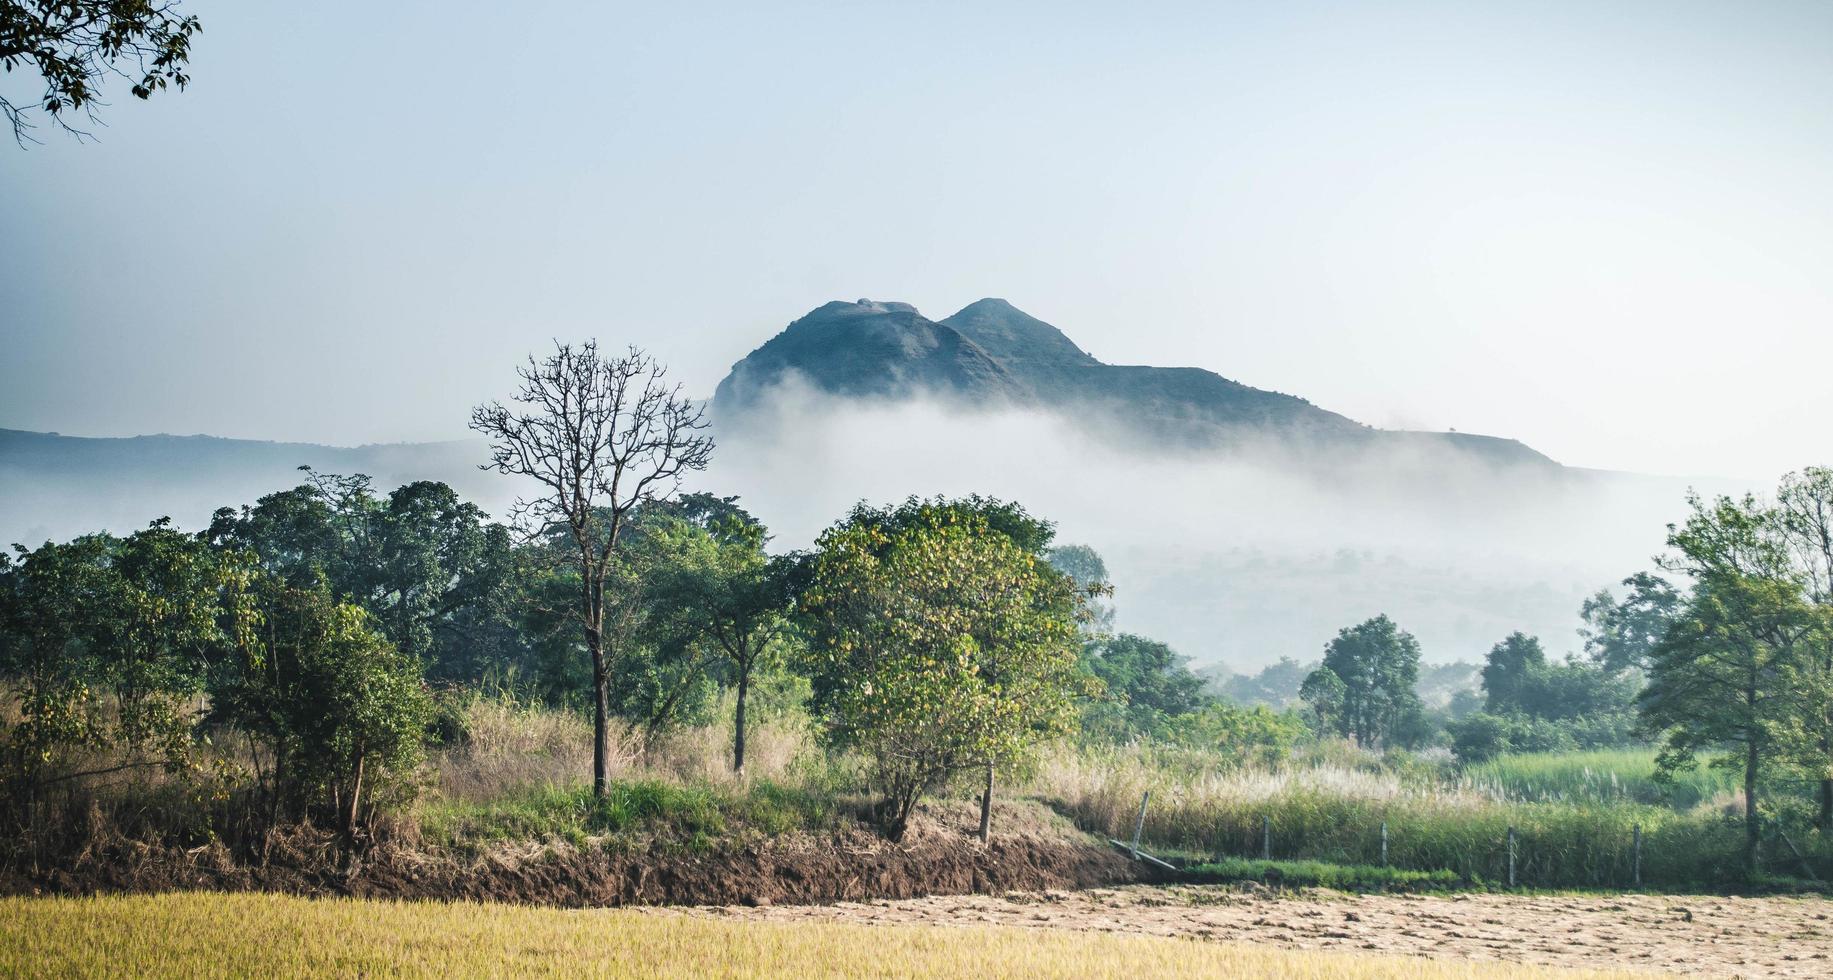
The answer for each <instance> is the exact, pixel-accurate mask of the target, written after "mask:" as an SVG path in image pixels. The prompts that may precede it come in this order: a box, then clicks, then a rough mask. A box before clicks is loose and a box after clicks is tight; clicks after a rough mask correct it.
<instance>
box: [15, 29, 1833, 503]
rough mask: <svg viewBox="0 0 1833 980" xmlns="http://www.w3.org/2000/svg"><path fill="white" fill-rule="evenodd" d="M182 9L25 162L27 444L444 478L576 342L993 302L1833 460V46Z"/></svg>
mask: <svg viewBox="0 0 1833 980" xmlns="http://www.w3.org/2000/svg"><path fill="white" fill-rule="evenodd" d="M183 7H184V9H186V10H190V11H194V12H195V13H197V14H199V15H200V16H201V17H202V18H203V20H204V24H205V30H204V33H203V35H202V36H201V37H200V38H199V40H198V43H197V46H196V55H195V60H194V65H193V75H194V78H195V81H194V84H193V85H192V87H191V89H190V90H189V91H187V92H185V93H183V94H182V95H176V96H171V95H167V96H160V97H158V98H156V99H155V100H154V101H152V102H150V103H145V104H141V103H138V102H136V101H135V100H133V99H132V98H131V97H130V96H128V94H127V93H126V91H125V89H124V88H122V87H120V86H116V87H115V88H114V89H113V90H112V92H111V94H112V95H113V97H114V102H115V104H114V105H113V106H111V107H110V108H109V109H108V110H107V111H106V116H105V121H106V123H107V124H108V125H107V128H105V129H102V130H100V131H99V136H100V142H99V143H94V144H78V143H76V142H74V141H72V140H70V139H67V138H65V137H62V136H61V135H59V134H57V133H55V132H51V131H49V130H40V134H39V135H40V136H41V137H42V138H43V139H44V140H45V141H46V145H43V146H38V147H33V148H31V149H29V150H24V151H21V150H16V149H14V148H12V147H10V146H0V187H4V189H5V192H4V193H0V340H3V345H0V426H5V427H14V428H31V429H54V430H58V431H62V432H65V433H70V434H84V435H90V434H94V435H102V434H110V435H112V434H129V433H140V432H155V431H170V432H186V433H188V432H210V433H215V434H221V435H232V436H247V437H261V438H279V439H300V440H312V441H325V442H336V443H360V442H372V441H393V440H419V439H435V438H447V437H454V436H460V435H463V434H464V420H465V415H466V411H467V409H468V407H469V406H470V405H472V404H473V403H475V402H477V401H479V400H481V399H484V398H487V397H492V396H496V395H499V394H502V393H504V391H505V389H506V387H507V383H508V381H509V373H510V367H511V364H512V363H513V361H514V360H515V359H516V358H518V357H519V356H520V355H522V354H523V353H525V352H526V351H528V350H529V349H530V348H531V347H534V346H539V345H542V344H544V343H546V341H547V338H550V337H553V336H560V337H568V338H576V337H583V336H597V337H599V338H600V339H602V340H603V341H606V342H608V343H612V344H621V343H625V342H634V343H640V344H643V345H645V346H648V347H650V348H651V349H652V350H654V351H656V352H657V353H658V354H660V355H661V356H662V357H663V358H665V359H666V360H667V361H669V362H670V363H672V364H673V365H674V366H675V368H676V371H677V373H678V374H679V376H680V377H681V378H682V379H683V380H684V381H685V382H687V384H688V385H689V387H690V388H691V389H692V390H694V391H696V392H700V393H710V392H711V390H712V387H713V385H714V384H716V383H717V381H718V380H719V378H720V377H721V376H722V375H723V374H724V372H725V370H726V369H727V368H728V367H729V366H730V364H731V363H732V362H733V361H735V360H737V359H738V358H740V357H741V356H743V355H744V354H745V353H746V352H747V351H748V350H750V349H751V348H753V347H755V346H756V345H758V344H760V343H762V342H763V341H764V340H765V339H767V338H768V337H769V336H770V335H771V334H772V333H774V332H775V331H776V330H778V329H780V328H781V327H782V326H783V325H784V324H785V323H787V322H788V321H789V320H791V319H793V318H794V317H796V316H798V315H800V314H801V313H803V312H805V311H806V310H808V309H810V308H812V307H814V306H816V305H819V304H820V303H822V302H824V301H826V300H829V299H836V298H841V299H853V298H856V297H861V296H869V297H873V298H878V299H899V300H906V301H909V302H912V303H915V304H917V306H918V307H919V308H921V309H922V310H924V311H925V312H927V313H929V314H930V315H932V316H936V317H940V316H944V315H946V314H948V313H950V312H953V311H954V310H955V309H957V308H959V307H960V306H963V305H965V304H966V303H968V302H970V301H972V300H974V299H976V298H979V297H981V296H987V295H994V296H1003V297H1005V298H1007V299H1010V300H1011V301H1012V302H1014V303H1015V304H1017V305H1018V306H1020V307H1021V308H1023V309H1025V310H1027V311H1029V312H1031V313H1033V314H1035V315H1038V316H1040V317H1043V318H1044V319H1046V320H1050V321H1051V322H1053V323H1056V324H1057V325H1058V326H1060V327H1062V328H1063V329H1064V330H1066V331H1067V332H1068V333H1069V334H1070V336H1071V337H1073V338H1074V339H1076V340H1077V341H1078V342H1080V343H1081V344H1082V345H1083V346H1084V347H1085V348H1087V349H1089V350H1090V351H1091V352H1092V353H1094V354H1095V355H1096V356H1098V357H1101V358H1103V359H1105V360H1109V361H1115V362H1133V363H1151V364H1161V365H1180V364H1194V365H1199V366H1202V367H1207V368H1211V369H1213V370H1216V371H1219V372H1221V373H1222V374H1224V375H1226V376H1228V377H1231V378H1235V379H1237V380H1240V381H1244V382H1246V383H1249V384H1253V385H1257V386H1260V387H1266V388H1273V389H1278V390H1282V391H1288V392H1293V393H1296V394H1300V395H1304V396H1305V397H1308V398H1310V399H1311V400H1312V401H1314V402H1316V403H1318V404H1320V405H1323V406H1324V407H1326V408H1330V409H1334V410H1337V411H1340V412H1343V413H1345V414H1348V415H1350V416H1353V417H1355V418H1358V419H1361V420H1363V421H1367V422H1371V423H1374V424H1377V425H1386V426H1411V427H1422V428H1444V427H1453V426H1454V427H1456V428H1458V429H1460V430H1463V431H1473V432H1487V433H1495V434H1502V435H1509V436H1514V437H1518V438H1520V439H1522V440H1524V441H1526V442H1528V443H1529V444H1531V445H1533V446H1535V447H1537V448H1539V449H1541V450H1543V451H1545V452H1547V453H1548V454H1550V455H1552V456H1554V457H1555V458H1557V459H1560V460H1562V461H1564V462H1568V463H1574V464H1580V465H1587V466H1601V467H1611V468H1621V469H1639V470H1647V471H1655V472H1666V473H1683V474H1723V475H1734V476H1751V477H1759V478H1769V477H1773V476H1774V475H1775V474H1776V473H1778V472H1780V471H1781V470H1783V469H1788V468H1793V467H1796V466H1799V465H1802V464H1805V463H1810V462H1833V424H1830V422H1833V383H1829V380H1828V378H1829V373H1828V365H1829V363H1833V179H1830V178H1829V175H1830V174H1833V4H1825V3H1739V4H1730V3H1697V4H1695V3H1679V2H1666V3H1646V4H1644V3H1629V2H1611V3H1597V2H1595V0H1593V2H1584V3H1569V4H1563V3H1546V2H1531V3H1530V2H1522V3H1518V4H1513V5H1506V4H1500V3H1484V4H1470V3H1445V4H1436V3H1389V4H1376V3H1366V2H1364V3H1355V4H1301V3H1263V4H1252V5H1236V4H1222V3H1213V2H1205V3H1188V4H1149V3H1133V4H1117V3H1112V2H1107V3H1100V4H1083V3H1075V2H1066V0H1052V2H1049V3H1037V4H1031V3H991V2H987V0H980V2H963V3H918V2H910V0H905V2H900V3H886V4H845V5H838V4H837V5H825V4H779V3H770V4H757V3H736V4H707V3H671V4H642V5H623V4H585V3H569V4H560V3H542V2H522V3H514V4H508V3H501V2H497V3H489V4H483V3H476V4H468V3H460V2H455V0H426V2H410V0H391V2H388V3H357V2H341V0H340V2H329V0H327V2H317V3H299V2H297V0H290V2H285V3H280V2H268V0H235V2H228V0H184V2H183ZM22 82H23V79H21V77H20V76H19V75H18V73H15V74H14V75H13V76H10V77H5V78H4V79H3V80H0V85H3V86H5V89H4V91H6V92H7V93H8V94H10V95H14V96H18V95H21V94H25V95H27V96H30V95H31V94H32V90H31V89H29V88H22Z"/></svg>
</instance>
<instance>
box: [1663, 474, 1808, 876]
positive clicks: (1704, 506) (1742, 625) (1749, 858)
mask: <svg viewBox="0 0 1833 980" xmlns="http://www.w3.org/2000/svg"><path fill="white" fill-rule="evenodd" d="M1689 504H1690V505H1691V508H1692V514H1691V515H1690V516H1689V517H1688V519H1687V520H1686V521H1685V523H1683V524H1680V525H1677V526H1670V528H1669V531H1668V546H1669V548H1670V549H1672V551H1671V554H1670V555H1669V556H1668V557H1667V558H1665V559H1664V562H1663V563H1664V565H1666V566H1667V567H1668V568H1670V569H1672V570H1675V571H1680V572H1684V573H1686V574H1687V575H1688V576H1689V577H1690V578H1691V579H1692V580H1693V582H1694V585H1693V589H1692V592H1691V594H1690V595H1689V596H1688V597H1687V601H1686V603H1685V605H1684V607H1683V609H1682V611H1681V613H1680V615H1679V616H1678V617H1677V618H1676V620H1675V622H1674V623H1673V624H1672V625H1671V626H1670V627H1669V628H1668V630H1667V632H1666V633H1665V634H1664V635H1663V636H1662V639H1661V641H1660V642H1659V643H1658V644H1656V647H1655V649H1654V651H1653V653H1652V655H1651V658H1650V663H1649V668H1648V681H1649V682H1648V686H1647V687H1646V688H1645V689H1644V690H1643V692H1642V695H1641V698H1640V709H1641V715H1642V721H1643V724H1644V726H1645V727H1646V728H1648V729H1649V730H1650V731H1653V732H1659V733H1662V734H1663V736H1664V749H1663V751H1662V754H1661V757H1660V762H1661V765H1662V768H1663V770H1664V771H1673V770H1676V769H1679V768H1683V767H1685V766H1688V765H1691V764H1693V761H1694V759H1695V757H1696V755H1697V754H1698V753H1699V752H1700V751H1701V750H1703V749H1708V748H1733V749H1736V750H1737V751H1736V754H1735V755H1733V756H1730V757H1728V758H1727V759H1726V760H1724V764H1728V765H1737V766H1741V767H1742V768H1743V771H1744V818H1745V864H1746V867H1747V868H1748V869H1749V870H1751V871H1753V872H1754V871H1755V870H1756V868H1757V859H1758V846H1759V842H1760V832H1761V825H1760V818H1759V814H1758V784H1759V778H1760V775H1761V773H1762V771H1763V769H1764V768H1765V766H1768V765H1773V764H1776V763H1778V762H1780V761H1782V759H1783V758H1785V757H1787V756H1789V755H1792V754H1799V753H1800V752H1801V751H1802V749H1803V748H1804V745H1803V743H1804V742H1807V741H1809V740H1811V739H1812V737H1813V733H1812V732H1811V730H1810V729H1811V726H1810V725H1806V724H1804V723H1803V720H1804V718H1811V717H1813V715H1814V714H1815V712H1814V711H1813V710H1812V709H1811V708H1807V709H1806V710H1804V707H1805V706H1804V703H1803V693H1804V692H1803V689H1804V687H1805V688H1806V690H1807V693H1808V695H1809V697H1810V698H1817V697H1818V696H1819V695H1820V694H1821V692H1820V691H1819V690H1818V685H1816V684H1811V683H1810V684H1805V685H1804V684H1803V680H1804V679H1805V678H1808V677H1810V676H1811V671H1812V667H1813V662H1814V654H1815V652H1816V651H1817V650H1818V649H1819V647H1820V645H1821V644H1822V643H1823V642H1825V641H1824V639H1823V637H1824V636H1825V635H1826V633H1827V628H1828V627H1827V622H1826V617H1825V615H1824V612H1823V611H1822V610H1820V609H1818V608H1817V607H1815V606H1814V604H1813V603H1812V602H1810V601H1809V599H1808V597H1807V595H1806V593H1805V590H1804V588H1803V584H1802V582H1801V579H1800V578H1799V572H1798V571H1797V569H1796V568H1795V567H1794V566H1793V563H1792V560H1791V555H1790V554H1789V551H1788V548H1787V545H1786V543H1785V542H1784V541H1783V540H1782V539H1781V538H1780V537H1779V536H1778V535H1777V534H1776V533H1775V531H1776V523H1775V513H1774V511H1773V510H1772V509H1771V508H1769V507H1768V506H1766V505H1765V504H1763V503H1762V502H1760V501H1758V500H1757V499H1756V498H1755V497H1754V496H1750V495H1746V496H1744V497H1742V498H1732V497H1718V498H1716V499H1713V500H1710V501H1707V500H1704V499H1702V498H1700V497H1698V496H1692V497H1690V498H1689Z"/></svg>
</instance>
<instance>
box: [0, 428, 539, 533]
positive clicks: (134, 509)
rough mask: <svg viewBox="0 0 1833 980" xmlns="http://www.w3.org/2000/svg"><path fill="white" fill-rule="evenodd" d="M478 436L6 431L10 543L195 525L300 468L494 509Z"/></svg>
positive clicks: (501, 499) (496, 502) (2, 487)
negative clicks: (309, 438)
mask: <svg viewBox="0 0 1833 980" xmlns="http://www.w3.org/2000/svg"><path fill="white" fill-rule="evenodd" d="M484 458H485V452H484V448H483V443H481V442H478V441H475V440H461V441H453V442H427V443H390V444H381V445H367V446H355V447H343V446H321V445H316V444H313V443H294V442H268V441H265V440H257V439H222V438H217V437H215V436H174V435H146V436H133V437H130V438H118V439H91V438H82V437H77V436H65V435H59V434H58V433H55V432H23V431H20V430H17V429H0V500H4V501H5V502H6V506H5V509H4V510H3V511H0V544H6V545H10V544H12V543H14V542H20V543H23V544H38V543H41V542H43V541H45V540H47V539H58V540H62V539H64V538H68V537H70V536H72V535H76V534H82V533H85V532H88V531H94V530H98V529H107V530H110V531H115V532H127V531H132V530H135V529H136V528H139V527H142V526H144V525H145V524H146V522H147V521H149V520H152V519H153V518H156V517H162V516H169V517H171V518H173V519H174V520H177V521H178V522H179V523H180V524H182V525H184V526H187V527H198V526H201V525H203V524H205V523H207V522H208V520H209V517H210V512H211V511H212V510H214V509H216V508H217V507H222V506H230V505H240V504H244V503H248V502H250V501H253V500H254V499H255V498H256V497H259V496H261V495H262V494H266V493H271V492H273V491H275V490H282V489H285V488H287V487H291V486H294V485H296V484H298V483H299V482H300V480H301V476H302V474H300V473H299V467H301V466H311V467H312V468H314V469H317V470H321V471H324V472H330V473H367V474H369V475H370V476H372V477H374V478H375V481H376V483H377V485H378V486H381V487H383V488H392V487H395V486H398V485H400V484H402V483H407V482H410V481H412V480H420V479H429V480H444V481H446V482H448V483H451V484H452V485H453V486H454V487H455V488H457V489H458V491H459V492H460V493H462V494H465V495H466V496H467V497H468V498H470V499H473V500H477V501H479V503H481V504H482V505H483V506H484V507H485V508H486V509H491V510H497V509H500V508H501V507H502V505H503V504H505V503H506V502H507V500H506V498H505V494H506V492H507V488H506V486H505V482H504V481H503V480H502V479H501V478H500V477H494V476H492V475H490V474H487V473H483V472H481V471H479V470H478V469H477V464H478V463H479V462H482V461H483V460H484Z"/></svg>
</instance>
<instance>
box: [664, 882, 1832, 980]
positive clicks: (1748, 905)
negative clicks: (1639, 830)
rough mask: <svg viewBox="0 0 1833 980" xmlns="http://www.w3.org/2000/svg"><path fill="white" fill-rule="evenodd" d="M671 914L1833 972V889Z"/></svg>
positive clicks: (1161, 896) (956, 904)
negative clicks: (1780, 893) (1777, 894)
mask: <svg viewBox="0 0 1833 980" xmlns="http://www.w3.org/2000/svg"><path fill="white" fill-rule="evenodd" d="M678 914H693V915H717V916H739V917H755V918H762V919H774V920H810V919H826V920H843V921H851V922H865V923H890V924H931V925H938V926H962V925H1008V926H1024V927H1030V928H1039V929H1070V930H1079V931H1093V932H1120V933H1140V934H1146V935H1155V936H1182V937H1187V938H1192V939H1200V940H1213V941H1218V942H1246V943H1259V944H1273V945H1276V946H1284V947H1290V948H1294V949H1336V950H1345V951H1360V952H1366V951H1371V950H1372V951H1378V952H1382V953H1393V954H1405V955H1415V956H1430V957H1441V958H1457V959H1476V960H1496V961H1503V962H1511V963H1532V964H1541V965H1547V966H1556V967H1584V968H1592V969H1604V968H1617V969H1629V970H1647V971H1650V972H1657V973H1671V974H1680V975H1684V976H1716V977H1827V976H1833V901H1828V900H1827V899H1824V898H1725V897H1700V896H1672V895H1629V894H1624V895H1608V896H1598V895H1568V896H1522V895H1501V894H1458V895H1449V896H1421V895H1346V894H1343V893H1340V892H1330V891H1323V890H1312V891H1306V892H1302V893H1274V892H1268V891H1266V890H1265V889H1263V888H1261V887H1259V886H1257V885H1247V886H1240V885H1173V886H1134V887H1123V888H1101V889H1093V890H1088V891H1081V892H1067V891H1044V892H1028V893H1017V894H1009V895H1004V896H984V895H979V896H961V897H952V898H923V899H912V900H904V901H873V902H844V903H840V904H835V905H827V906H813V907H806V906H805V907H774V906H773V907H770V908H761V909H760V908H745V907H713V908H701V909H696V910H692V911H688V912H685V913H678Z"/></svg>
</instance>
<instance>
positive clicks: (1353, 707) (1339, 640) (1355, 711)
mask: <svg viewBox="0 0 1833 980" xmlns="http://www.w3.org/2000/svg"><path fill="white" fill-rule="evenodd" d="M1324 667H1325V668H1328V669H1329V670H1330V671H1331V672H1332V673H1334V674H1336V675H1337V678H1338V679H1339V680H1341V681H1342V682H1343V701H1342V707H1341V709H1340V710H1339V711H1338V713H1337V719H1336V728H1337V731H1338V732H1339V733H1340V734H1342V735H1343V736H1344V737H1346V738H1352V739H1355V740H1356V742H1357V743H1358V744H1361V745H1367V746H1375V745H1380V744H1382V742H1383V741H1385V740H1386V739H1387V738H1388V736H1389V735H1390V734H1391V733H1392V732H1393V731H1394V730H1395V728H1396V726H1398V725H1399V724H1400V723H1401V722H1402V721H1403V720H1405V719H1406V718H1407V717H1408V715H1409V714H1411V713H1415V712H1417V711H1418V710H1419V697H1418V696H1417V695H1416V694H1415V693H1414V691H1413V686H1414V684H1415V682H1417V681H1418V679H1419V641H1417V640H1415V639H1414V638H1413V635H1412V634H1411V633H1408V632H1406V631H1405V630H1402V629H1401V628H1400V627H1398V626H1396V625H1394V621H1393V620H1391V619H1389V618H1387V617H1386V616H1376V617H1375V618H1374V619H1370V620H1368V621H1366V622H1362V623H1358V624H1357V625H1355V626H1348V627H1344V628H1343V629H1342V630H1339V631H1338V632H1337V635H1336V638H1335V639H1333V640H1331V641H1330V644H1329V645H1328V646H1326V647H1325V648H1324Z"/></svg>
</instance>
